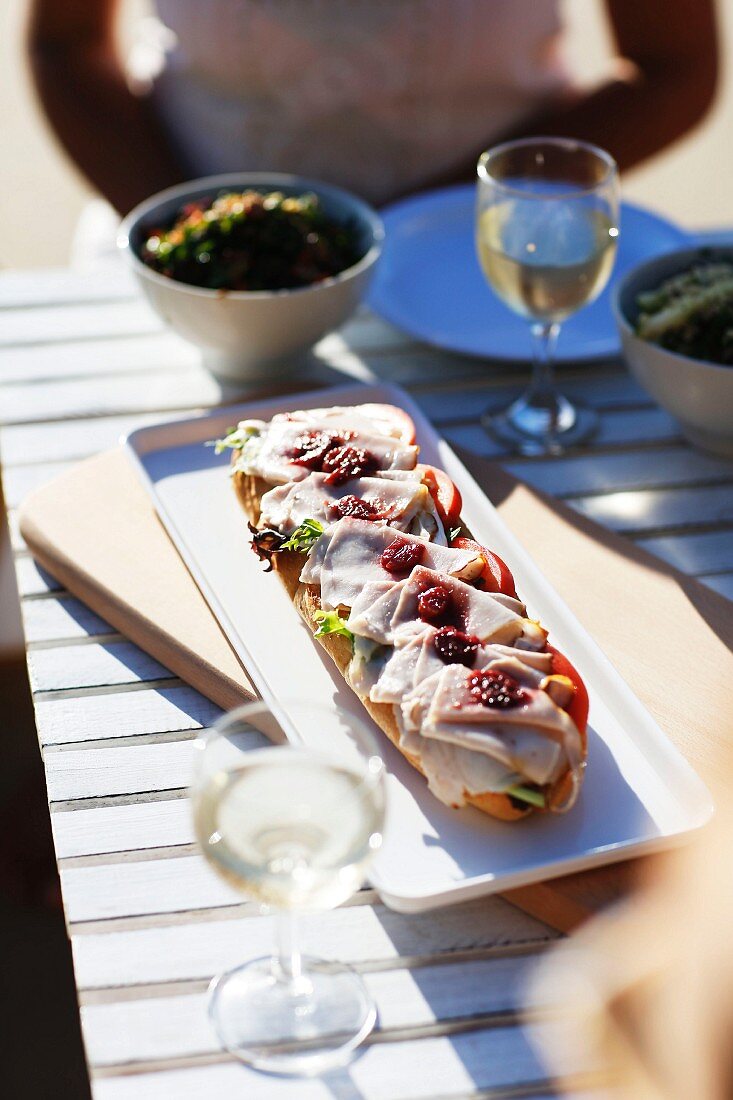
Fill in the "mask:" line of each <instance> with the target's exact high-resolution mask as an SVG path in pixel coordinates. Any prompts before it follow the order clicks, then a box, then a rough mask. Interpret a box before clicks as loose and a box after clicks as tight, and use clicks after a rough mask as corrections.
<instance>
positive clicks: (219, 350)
mask: <svg viewBox="0 0 733 1100" xmlns="http://www.w3.org/2000/svg"><path fill="white" fill-rule="evenodd" d="M250 187H252V188H257V189H258V190H265V191H283V192H285V194H286V195H300V194H303V193H304V192H306V191H313V192H315V194H316V195H317V196H318V198H319V200H320V202H321V205H322V207H323V209H324V211H325V213H326V214H327V215H328V216H329V217H331V218H333V219H334V221H337V222H340V223H342V224H351V225H353V227H354V230H355V232H356V234H357V236H358V238H359V247H360V251H361V252H362V258H361V259H360V260H359V261H358V263H356V264H354V265H353V266H352V267H349V268H347V269H346V270H345V271H342V272H341V273H340V274H338V275H335V276H333V278H330V279H325V280H324V281H323V282H320V283H315V284H314V285H313V286H308V287H302V288H297V289H294V290H275V291H252V292H247V291H241V290H236V291H227V290H207V289H205V288H202V287H196V286H189V285H188V284H187V283H181V282H178V281H177V280H176V279H170V278H168V277H167V276H165V275H160V274H158V272H156V271H153V270H152V268H150V267H148V266H147V264H144V263H143V262H142V260H141V259H140V248H141V245H142V243H143V241H144V239H145V237H146V230H148V229H150V228H152V227H154V226H156V225H160V224H166V223H167V222H169V221H171V220H172V219H173V218H174V216H175V215H176V214H177V212H178V211H179V209H180V208H181V206H183V205H184V203H186V202H190V201H193V200H194V199H200V198H203V197H206V196H211V197H212V198H213V197H214V196H215V195H216V194H217V193H218V192H220V191H222V190H239V191H241V190H245V189H247V188H250ZM383 239H384V227H383V225H382V221H381V218H380V217H379V215H378V214H376V213H375V211H374V210H372V209H371V207H370V206H368V205H367V204H366V203H364V202H362V201H361V199H358V198H356V196H354V195H351V194H349V193H348V192H347V191H342V190H341V189H340V188H338V187H331V186H328V185H326V184H322V183H317V182H315V181H313V180H309V179H303V178H301V177H300V176H289V175H278V174H266V173H262V172H250V173H237V174H229V175H223V176H208V177H205V178H204V179H198V180H192V181H191V182H190V183H184V184H181V185H180V186H178V187H169V188H168V189H167V190H166V191H161V192H159V193H158V194H157V195H153V196H152V197H151V198H149V199H146V201H145V202H142V203H140V205H139V206H136V207H135V209H134V210H132V211H131V212H130V213H129V214H128V215H127V217H126V218H125V220H124V221H123V222H122V225H121V226H120V232H119V236H118V238H117V243H118V246H119V247H120V249H121V250H122V252H123V253H124V255H125V256H126V257H127V261H128V263H129V264H130V266H131V267H132V270H133V271H134V273H135V275H136V276H137V279H138V281H139V283H140V286H141V287H142V289H143V291H144V293H145V295H146V297H147V299H148V301H149V302H150V303H151V305H152V306H153V308H154V309H155V310H156V311H157V312H158V313H159V314H160V316H161V317H162V318H163V320H164V321H166V322H167V324H169V325H170V327H171V328H172V329H174V330H175V331H176V332H177V333H178V334H179V335H180V336H183V337H184V338H185V339H186V340H190V341H191V342H192V343H194V344H197V345H198V346H199V347H201V348H202V349H203V353H204V362H205V364H206V366H207V367H208V368H209V369H210V370H211V371H212V373H213V374H216V375H218V376H219V377H222V378H225V379H228V380H231V379H238V380H244V379H250V378H257V377H262V376H264V375H268V376H274V375H277V374H283V373H286V372H287V371H288V370H290V369H292V367H293V366H294V365H295V364H296V363H297V360H298V358H299V357H300V356H301V355H302V354H303V353H304V352H306V351H307V350H308V349H309V348H311V347H312V346H313V344H315V343H316V342H317V341H318V340H320V339H321V337H322V336H325V334H326V333H327V332H330V331H331V330H332V329H335V328H338V326H339V325H341V324H343V322H344V321H345V320H346V319H347V318H348V317H349V316H350V315H351V314H352V313H353V312H354V310H355V309H356V307H357V305H358V304H359V302H360V301H361V299H362V298H363V296H364V294H365V292H366V289H367V286H368V285H369V282H370V280H371V277H372V275H373V273H374V266H375V264H376V262H377V260H378V258H379V254H380V252H381V249H382V241H383Z"/></svg>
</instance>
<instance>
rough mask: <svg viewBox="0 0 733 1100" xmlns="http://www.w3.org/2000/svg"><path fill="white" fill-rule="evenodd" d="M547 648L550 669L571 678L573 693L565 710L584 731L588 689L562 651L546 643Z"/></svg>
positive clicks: (588, 706)
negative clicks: (549, 656) (549, 657)
mask: <svg viewBox="0 0 733 1100" xmlns="http://www.w3.org/2000/svg"><path fill="white" fill-rule="evenodd" d="M547 649H548V651H549V652H550V653H551V654H552V671H553V673H554V674H555V675H557V676H567V678H568V680H572V682H573V687H574V688H575V693H574V695H573V698H572V699H571V700H570V702H569V703H568V705H567V706H566V707H565V710H566V711H567V712H568V714H569V715H570V717H571V718H572V720H573V721H574V722H575V725H576V726H577V727H578V729H579V730H580V732H581V733H583V732H584V731H585V727H586V726H587V724H588V710H589V708H590V701H589V699H588V689H587V687H586V686H585V684H584V683H583V679H582V677H581V675H580V673H579V672H578V670H577V669H576V668H575V666H574V665H571V664H570V661H569V660H568V659H567V657H566V656H565V654H564V653H561V652H560V651H559V650H558V649H555V647H554V646H552V645H550V644H549V642H548V643H547Z"/></svg>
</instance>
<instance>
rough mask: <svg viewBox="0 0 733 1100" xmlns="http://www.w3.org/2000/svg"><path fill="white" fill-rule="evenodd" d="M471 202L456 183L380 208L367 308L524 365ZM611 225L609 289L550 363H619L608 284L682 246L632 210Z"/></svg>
mask: <svg viewBox="0 0 733 1100" xmlns="http://www.w3.org/2000/svg"><path fill="white" fill-rule="evenodd" d="M475 201H476V188H475V187H473V186H471V185H468V186H466V185H463V186H458V187H446V188H444V189H442V190H440V191H429V192H427V193H426V194H423V195H414V196H412V197H410V198H407V199H403V200H401V201H400V202H396V203H394V205H392V206H388V207H387V208H386V210H382V211H381V213H382V218H383V220H384V228H385V231H386V236H385V241H384V246H383V249H382V255H381V257H380V260H379V264H378V265H377V270H376V274H375V276H374V281H373V283H372V286H371V289H370V291H369V295H368V300H369V304H370V305H371V307H372V309H374V310H375V311H376V312H377V313H380V314H381V315H382V316H383V317H385V318H386V319H387V320H388V321H391V322H392V324H393V325H397V326H398V327H399V328H402V329H404V330H405V331H406V332H409V333H410V334H411V335H413V336H416V337H417V338H418V339H419V340H425V341H426V342H427V343H429V344H435V345H437V346H438V347H440V348H446V349H447V350H448V351H459V352H464V353H465V354H467V355H479V356H482V357H489V358H492V359H503V360H527V359H529V358H530V357H531V348H532V345H531V340H530V332H529V325H528V324H527V322H526V321H523V320H522V318H521V317H518V316H517V315H516V314H515V313H512V311H511V310H510V309H509V308H508V307H507V306H505V305H504V303H503V302H501V301H500V300H499V298H497V296H496V295H495V294H494V292H493V290H491V288H490V287H489V286H488V284H487V283H486V280H485V279H484V277H483V275H482V274H481V269H480V268H479V265H478V260H477V259H476V249H475V245H474V239H473V236H474V232H473V224H474V206H475ZM619 224H620V227H621V235H620V237H619V246H618V254H617V256H616V262H615V264H614V269H613V273H612V275H611V279H610V281H609V285H608V286H607V287H606V289H605V290H604V291H603V293H602V294H601V295H600V297H599V298H598V299H597V300H596V301H595V302H593V303H592V305H589V306H586V307H585V308H584V309H581V310H580V312H579V313H576V314H575V316H574V317H571V318H570V319H569V320H568V321H566V322H565V323H564V324H563V326H562V330H561V332H560V339H559V340H558V344H557V360H558V362H566V363H567V362H575V361H576V360H589V359H609V358H612V357H613V356H616V355H620V354H621V343H620V340H619V335H618V332H617V331H616V324H615V322H614V319H613V315H612V313H611V294H612V291H613V287H614V285H615V284H616V282H617V281H618V280H619V279H620V278H621V277H622V276H623V275H625V274H626V272H627V271H630V270H631V269H632V268H633V267H636V265H637V264H639V263H641V262H642V260H647V259H649V258H650V257H651V256H657V255H659V254H660V253H661V252H669V251H671V250H672V249H675V248H681V247H684V246H685V245H687V244H689V243H690V238H689V237H688V236H687V234H686V233H684V232H683V231H682V230H681V229H679V228H678V226H676V225H673V224H672V223H671V222H668V221H666V220H665V219H664V218H660V217H659V216H658V215H657V214H653V213H652V212H651V211H649V210H643V209H642V208H641V207H639V206H633V205H632V204H631V203H622V205H621V220H620V223H619Z"/></svg>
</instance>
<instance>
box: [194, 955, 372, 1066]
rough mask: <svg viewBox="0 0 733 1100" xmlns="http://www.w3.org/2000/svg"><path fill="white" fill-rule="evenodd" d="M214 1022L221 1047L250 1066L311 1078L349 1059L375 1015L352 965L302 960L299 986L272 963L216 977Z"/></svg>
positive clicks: (212, 1002) (263, 962) (261, 962)
mask: <svg viewBox="0 0 733 1100" xmlns="http://www.w3.org/2000/svg"><path fill="white" fill-rule="evenodd" d="M209 1017H210V1019H211V1022H212V1024H213V1026H214V1029H215V1031H216V1033H217V1035H218V1037H219V1039H220V1041H221V1043H222V1045H223V1046H224V1047H225V1048H226V1050H228V1051H229V1052H230V1053H231V1054H233V1055H234V1056H235V1057H237V1058H239V1060H240V1061H242V1062H244V1063H245V1064H246V1065H248V1066H251V1067H252V1068H253V1069H257V1070H262V1071H264V1072H266V1073H275V1074H281V1075H286V1076H294V1075H298V1076H307V1077H312V1076H314V1075H316V1074H320V1073H324V1072H325V1071H326V1070H329V1069H334V1068H335V1067H337V1066H342V1065H345V1064H346V1062H348V1061H349V1060H350V1058H351V1057H352V1056H353V1053H354V1051H355V1049H356V1048H357V1047H358V1046H359V1044H360V1043H361V1042H363V1040H364V1039H365V1038H366V1037H367V1035H369V1033H370V1032H371V1030H372V1028H373V1027H374V1024H375V1023H376V1019H377V1010H376V1008H375V1005H374V1002H373V1000H372V998H371V997H370V995H369V993H368V992H367V990H366V987H365V986H364V983H363V981H362V980H361V978H360V977H359V975H358V974H356V973H355V972H354V971H353V970H352V969H351V968H350V967H348V966H344V965H343V964H341V963H332V962H323V961H321V960H320V959H311V958H304V959H303V971H302V977H300V978H299V979H298V980H297V981H295V982H293V981H288V980H286V979H285V978H284V976H283V975H282V972H281V971H280V969H279V964H278V962H277V960H275V959H271V958H266V959H254V960H253V961H252V962H249V963H246V964H245V965H244V966H240V967H237V969H236V970H230V971H229V972H228V973H226V974H222V975H221V976H220V977H218V978H216V979H215V980H214V982H213V983H212V985H211V999H210V1002H209Z"/></svg>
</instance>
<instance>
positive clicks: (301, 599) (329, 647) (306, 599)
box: [232, 455, 586, 821]
mask: <svg viewBox="0 0 733 1100" xmlns="http://www.w3.org/2000/svg"><path fill="white" fill-rule="evenodd" d="M235 461H236V455H233V456H232V462H233V463H234V462H235ZM232 480H233V483H234V489H235V492H236V494H237V497H238V499H239V501H240V503H241V505H242V507H243V508H244V511H245V512H246V514H247V517H248V518H249V521H250V523H252V524H254V525H257V523H258V522H259V518H260V501H261V499H262V496H263V494H264V493H265V492H266V491H267V490H268V489H269V488H271V486H270V485H269V484H268V483H267V482H266V481H264V480H263V479H262V478H260V477H255V476H252V475H249V474H244V473H242V472H241V471H238V470H235V471H234V472H233V475H232ZM273 566H274V569H275V571H276V572H277V574H278V576H279V577H280V580H281V581H282V583H283V584H284V585H285V588H286V590H287V592H288V595H289V596H290V598H291V600H292V601H293V603H294V605H295V607H296V609H297V610H298V612H299V614H300V615H301V617H302V618H303V620H304V621H305V622H306V624H307V625H308V628H309V630H310V631H311V633H312V634H314V635H315V634H316V630H317V629H318V622H317V619H316V613H317V612H318V611H319V610H320V598H319V592H318V588H317V586H314V585H306V584H302V583H301V581H300V573H301V569H302V566H303V555H302V554H301V553H299V552H298V551H294V550H284V551H281V552H279V553H277V554H275V555H274V556H273ZM317 640H318V641H319V642H320V643H321V645H322V646H323V648H324V649H325V650H326V652H327V653H328V654H329V656H330V657H331V658H332V660H333V661H334V662H335V664H336V666H337V667H338V669H339V671H340V672H341V674H342V676H343V677H344V679H347V676H346V672H347V668H348V665H349V662H350V659H351V645H350V643H349V640H348V639H347V638H345V637H343V635H339V634H324V635H320V636H318V638H317ZM347 682H348V681H347ZM349 686H350V687H351V684H349ZM352 690H354V689H353V687H352ZM356 694H358V693H356ZM358 697H359V699H360V700H361V703H362V705H363V706H364V707H365V708H366V710H367V711H368V712H369V714H370V715H371V716H372V718H373V719H374V721H375V722H376V723H377V725H378V726H379V727H380V728H381V729H382V730H383V731H384V733H385V734H386V735H387V737H389V739H390V741H391V742H392V743H393V744H394V745H395V746H396V747H397V749H398V750H399V751H400V752H401V753H402V755H403V756H404V757H405V758H406V759H407V760H408V761H409V762H410V764H411V765H412V766H413V767H414V768H416V769H417V770H418V771H419V772H421V773H423V769H422V768H421V766H420V761H419V759H418V758H417V757H416V756H414V755H412V754H410V753H407V752H405V751H404V750H403V749H402V748H401V747H400V730H399V727H398V725H397V721H396V719H395V715H394V707H393V706H392V705H391V704H387V703H375V702H372V700H370V699H369V698H368V697H366V696H363V695H359V696H358ZM580 732H581V737H582V744H583V754H584V756H585V751H586V734H585V730H581V731H580ZM423 774H424V773H423ZM570 783H571V777H570V775H569V774H568V775H567V776H566V779H565V781H564V783H563V784H562V785H561V788H560V790H559V791H558V794H559V796H560V798H562V797H563V796H564V794H565V791H564V790H563V789H562V786H565V785H567V786H568V789H569V785H570ZM464 797H465V801H466V802H467V803H469V804H470V805H472V806H475V807H476V808H477V809H478V810H481V811H482V812H483V813H486V814H489V815H490V816H491V817H495V818H499V819H500V820H502V821H516V820H518V819H519V818H522V817H527V816H528V815H529V814H531V813H533V812H536V811H535V810H533V808H532V807H530V806H526V807H524V806H522V807H520V806H519V805H518V804H517V803H516V802H515V801H514V800H513V799H512V798H510V797H509V795H506V794H499V793H492V792H484V793H482V794H478V795H471V794H469V793H468V792H465V793H464Z"/></svg>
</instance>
